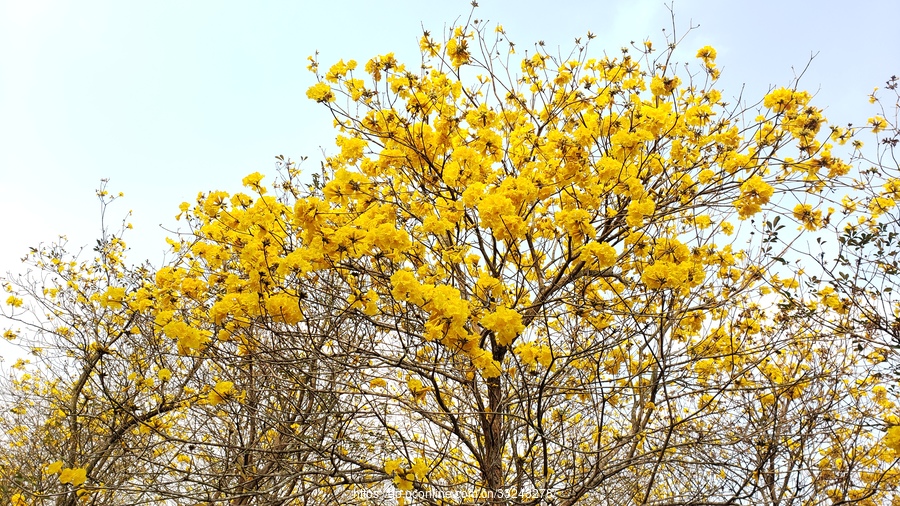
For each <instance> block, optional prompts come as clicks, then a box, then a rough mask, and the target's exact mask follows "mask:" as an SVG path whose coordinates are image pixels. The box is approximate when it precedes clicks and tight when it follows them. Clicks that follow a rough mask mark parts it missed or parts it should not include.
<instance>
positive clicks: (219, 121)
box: [0, 0, 900, 272]
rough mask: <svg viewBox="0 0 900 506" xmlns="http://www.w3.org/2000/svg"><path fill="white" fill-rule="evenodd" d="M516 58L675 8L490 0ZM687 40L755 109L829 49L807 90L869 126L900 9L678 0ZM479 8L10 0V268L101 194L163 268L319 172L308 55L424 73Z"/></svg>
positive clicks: (93, 210)
mask: <svg viewBox="0 0 900 506" xmlns="http://www.w3.org/2000/svg"><path fill="white" fill-rule="evenodd" d="M480 3H481V6H480V7H479V9H478V10H477V11H476V17H478V18H480V19H487V20H490V22H491V24H492V25H493V24H496V23H498V22H499V23H501V24H503V25H504V27H505V28H506V30H507V33H508V34H509V36H510V37H511V38H512V40H513V41H514V42H516V44H517V48H519V49H520V55H521V54H523V53H524V50H525V49H528V48H530V47H533V46H532V44H533V43H534V42H535V41H537V40H539V39H542V40H544V41H545V42H546V43H547V45H548V46H549V47H557V46H559V47H560V48H561V50H562V51H563V52H564V53H566V54H567V53H568V50H569V49H570V48H571V45H572V41H573V40H574V38H575V37H578V36H583V35H584V34H585V33H586V32H587V31H588V30H591V31H593V32H594V33H596V34H597V35H598V38H597V39H595V40H594V42H593V46H592V50H593V51H594V52H595V53H597V54H600V53H601V52H602V51H603V50H604V49H606V50H608V51H610V52H616V51H617V50H618V48H619V47H621V46H622V45H625V44H628V43H629V41H632V40H635V41H641V40H643V39H644V38H646V37H648V36H649V37H650V38H651V40H654V41H656V42H657V45H660V44H661V43H662V41H663V37H662V34H661V31H660V29H661V28H668V29H671V20H670V16H669V11H668V10H667V8H666V7H665V4H664V2H663V1H661V0H652V1H647V0H632V1H594V2H589V1H572V0H556V1H552V2H551V1H546V2H538V1H498V0H481V1H480ZM674 9H675V20H676V25H677V27H678V29H679V30H680V31H684V30H686V29H687V27H688V26H689V25H691V24H693V25H699V27H698V28H697V29H696V30H694V31H693V32H691V34H690V35H689V36H688V38H687V39H686V40H685V41H684V43H683V48H684V51H685V52H684V53H683V54H684V55H685V59H690V57H692V56H693V53H694V52H695V51H696V49H697V48H699V47H701V46H703V45H706V44H711V45H713V46H715V47H716V48H717V49H718V53H719V58H718V62H719V66H720V68H721V69H722V70H723V72H724V73H723V78H722V83H723V84H722V88H723V90H724V93H725V96H726V97H733V96H735V95H736V94H738V93H740V87H741V86H742V85H743V84H745V83H746V85H747V91H746V92H745V97H748V98H751V99H753V100H756V99H758V98H760V97H761V96H762V93H764V92H765V91H766V90H767V89H768V87H769V86H770V85H784V84H788V83H789V82H790V80H791V78H792V77H793V76H794V70H793V69H794V68H797V69H802V68H803V67H805V66H806V64H807V62H808V60H809V57H810V55H811V54H812V53H815V52H818V56H817V57H816V59H815V60H814V61H813V63H812V66H811V68H810V70H809V71H808V72H807V74H806V75H805V77H804V78H803V80H802V82H801V83H802V85H804V87H805V88H806V89H809V90H810V91H812V92H817V93H818V96H817V99H816V101H815V102H816V103H817V104H818V105H820V106H824V107H826V114H827V115H828V117H829V118H831V119H836V120H840V121H841V122H844V123H845V122H847V121H854V122H857V123H862V122H864V121H865V120H866V118H868V117H869V116H872V115H873V113H874V111H873V110H872V109H871V107H870V106H869V105H868V102H867V101H866V95H867V94H868V93H869V92H871V90H872V88H873V87H874V86H879V85H882V84H883V83H884V81H885V80H886V79H887V78H888V77H889V76H890V75H892V74H900V30H898V27H897V20H898V19H900V2H898V1H896V0H883V1H864V0H859V1H855V2H846V1H841V2H836V1H819V2H812V1H789V0H782V1H752V2H751V1H741V2H737V1H724V0H718V1H713V0H679V1H676V3H675V6H674ZM469 10H470V7H469V3H468V2H465V1H457V0H454V1H444V2H441V3H437V2H430V3H426V2H423V1H406V0H404V1H400V0H382V1H371V0H369V1H350V0H329V1H318V2H301V1H294V2H290V1H259V2H234V1H190V0H181V1H177V2H176V1H160V0H157V1H153V2H134V1H122V0H116V1H97V0H79V1H77V2H76V1H67V2H64V1H55V0H0V213H2V214H0V216H2V217H3V223H4V226H3V231H4V234H3V238H2V239H0V272H6V271H10V270H11V271H14V272H17V271H21V270H22V266H21V264H20V263H19V262H18V258H19V257H21V256H22V255H23V253H24V252H25V251H26V250H27V248H28V246H30V245H35V244H37V243H39V242H41V241H52V240H53V239H54V238H55V237H56V236H57V235H58V234H67V235H68V237H69V239H70V244H72V245H84V244H92V243H93V240H94V239H95V238H96V237H97V236H98V234H99V214H98V206H97V202H96V199H95V197H94V196H93V191H94V189H95V188H96V187H97V185H98V184H99V181H100V179H101V178H109V179H110V180H111V182H110V189H111V190H113V191H116V192H118V191H123V192H125V194H126V199H125V200H123V201H121V202H120V203H117V204H116V205H115V206H114V207H113V208H112V210H111V216H112V217H114V218H116V217H121V216H122V215H123V214H124V213H125V212H127V210H129V209H131V210H133V212H134V216H133V219H132V222H133V223H134V226H135V230H134V232H133V233H132V234H131V236H130V237H128V238H126V239H127V241H128V242H129V244H130V245H131V246H132V247H133V252H132V254H131V256H130V258H131V260H132V261H134V262H139V261H142V260H144V259H150V260H151V261H152V262H153V263H154V264H157V265H158V264H159V262H160V260H161V259H162V253H163V250H164V249H165V243H164V238H165V237H166V235H168V234H167V233H166V232H165V231H163V230H162V229H161V228H160V227H159V225H160V224H162V225H164V226H167V227H169V228H177V227H178V226H179V223H177V222H176V221H175V220H174V216H175V215H176V214H177V213H178V204H179V203H180V202H182V201H184V200H189V201H190V200H192V199H193V198H194V197H195V196H196V194H197V192H198V191H208V190H212V189H224V190H229V191H234V190H236V189H238V188H239V185H240V180H241V178H242V177H243V176H245V175H246V174H248V173H251V172H254V171H259V172H262V173H264V174H269V175H271V174H273V172H274V169H273V163H272V162H273V160H274V158H273V157H274V156H275V155H277V154H284V155H286V156H290V157H292V158H295V159H297V158H299V157H300V156H303V155H307V156H309V158H310V160H309V162H308V164H309V165H308V167H309V168H310V169H313V168H315V167H317V166H318V159H319V158H320V156H321V155H320V153H321V149H320V147H324V148H325V149H326V150H329V149H330V148H329V147H328V146H330V145H331V143H332V140H333V137H334V133H333V131H332V130H331V119H330V118H329V116H328V114H327V112H326V110H325V109H324V108H323V107H321V106H317V104H315V103H312V102H310V101H309V100H307V99H306V96H305V91H306V88H307V87H308V86H310V85H311V84H312V83H313V82H314V81H313V77H312V75H311V74H309V73H308V72H307V71H306V70H305V67H306V57H307V56H308V55H310V54H311V53H313V52H314V51H316V50H319V51H320V54H321V56H320V59H321V61H322V63H323V65H326V66H327V65H330V64H331V63H332V62H333V61H336V60H337V59H340V58H345V59H347V58H355V59H357V60H359V61H361V62H364V61H365V60H367V59H368V58H370V57H372V56H374V55H376V54H379V53H384V52H388V51H394V52H395V53H396V54H397V55H398V57H399V58H400V59H401V60H405V61H407V62H409V63H411V64H415V63H416V62H417V61H418V60H417V59H418V48H417V40H418V37H419V36H420V35H421V26H422V25H424V26H425V27H426V28H427V29H430V30H431V31H432V33H434V34H439V33H440V32H441V31H442V29H443V28H444V27H445V26H447V25H449V24H452V23H453V21H454V20H455V19H457V18H459V17H465V16H467V15H468V13H469Z"/></svg>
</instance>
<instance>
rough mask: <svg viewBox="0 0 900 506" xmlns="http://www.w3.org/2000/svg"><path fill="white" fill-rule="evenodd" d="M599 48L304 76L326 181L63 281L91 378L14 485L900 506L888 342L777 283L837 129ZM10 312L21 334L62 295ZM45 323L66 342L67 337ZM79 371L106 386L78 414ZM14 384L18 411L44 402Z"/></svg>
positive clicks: (664, 55) (475, 44)
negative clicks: (883, 353)
mask: <svg viewBox="0 0 900 506" xmlns="http://www.w3.org/2000/svg"><path fill="white" fill-rule="evenodd" d="M593 38H594V36H593V35H591V34H588V36H587V37H586V38H585V39H584V40H585V43H584V44H582V43H581V42H578V43H577V44H576V47H575V48H574V50H573V51H572V53H571V54H570V55H569V56H568V57H565V58H561V57H559V56H554V55H552V54H550V53H549V52H547V51H546V50H545V49H544V48H543V47H542V46H541V45H540V44H539V45H538V46H537V47H536V48H535V50H534V52H533V53H530V55H529V54H526V55H525V56H524V57H523V58H521V59H520V60H519V61H518V63H516V64H511V63H510V62H512V61H515V59H516V57H515V56H513V54H514V48H513V45H512V44H511V43H509V42H508V41H507V40H506V36H505V33H504V31H503V29H502V27H496V28H495V29H493V30H489V29H488V28H487V27H485V26H483V24H481V23H479V22H478V21H471V22H469V23H467V24H464V25H462V26H458V27H453V28H451V29H450V30H449V32H448V33H447V35H446V38H445V39H444V40H435V39H434V38H433V37H432V36H431V35H430V34H429V33H427V32H426V33H424V34H423V36H422V39H421V41H420V49H421V51H422V60H421V62H417V63H416V65H415V66H414V67H407V66H406V65H405V64H403V63H401V62H399V61H397V59H396V58H395V57H394V55H392V54H387V55H381V56H376V57H374V58H372V59H371V60H369V61H368V62H366V63H365V64H362V65H360V64H358V63H357V62H355V61H347V62H345V61H339V62H338V63H336V64H334V65H332V66H329V67H328V69H327V70H326V69H324V68H321V67H320V64H319V62H318V60H317V59H316V58H315V57H313V58H310V67H309V68H310V70H311V71H312V72H313V73H314V75H315V76H316V84H314V85H313V86H311V87H310V88H309V90H308V91H307V96H308V97H309V98H310V99H311V100H315V101H317V102H319V103H321V104H322V105H323V107H325V108H327V109H328V111H329V112H330V113H331V115H332V116H333V118H334V125H335V127H336V129H337V138H336V149H335V152H334V154H333V155H331V156H329V157H327V158H326V159H325V160H323V162H322V167H321V171H317V172H315V173H314V174H312V175H311V177H310V178H305V177H304V175H303V174H301V170H300V169H301V167H299V166H297V165H295V164H293V163H291V162H290V161H289V160H285V159H284V158H279V168H280V170H279V171H278V175H277V177H276V178H275V179H274V180H273V181H271V183H269V184H265V183H264V180H265V178H264V176H263V175H262V174H259V173H254V174H251V175H249V176H247V177H246V178H245V179H244V181H243V184H244V186H245V187H246V190H245V192H242V193H237V194H233V195H230V194H227V193H225V192H221V191H214V192H207V193H201V194H199V195H198V197H197V199H196V201H195V202H193V203H185V204H183V205H182V208H181V215H180V217H181V219H183V220H185V221H186V222H187V223H188V224H189V226H190V232H189V233H187V234H184V235H183V236H181V237H180V238H178V239H177V240H174V241H172V243H173V248H174V253H175V255H174V259H173V260H172V261H171V262H170V263H169V264H168V265H166V266H163V267H162V268H160V269H158V270H157V271H156V272H154V273H152V274H151V273H150V272H149V271H148V270H140V269H138V270H135V271H134V272H131V271H128V270H127V269H120V268H119V267H114V268H111V267H110V266H111V265H119V263H118V261H117V262H116V263H113V262H112V261H111V260H110V259H109V258H110V255H109V254H108V253H103V254H102V255H101V256H100V258H99V260H98V262H99V264H97V265H99V267H96V268H94V269H95V270H93V271H89V272H81V271H78V272H74V273H73V274H72V275H71V276H68V278H64V279H70V280H71V282H72V283H74V284H75V286H76V287H80V286H83V284H84V281H83V279H89V280H90V279H96V278H98V277H99V278H100V279H99V280H98V281H97V282H96V283H95V285H92V286H91V287H90V289H84V291H83V293H82V292H79V291H78V290H76V289H75V288H74V287H72V286H71V285H69V284H68V283H66V284H65V285H64V286H63V285H60V290H62V292H63V293H66V294H69V293H71V294H72V297H74V299H73V301H74V302H73V303H74V304H76V306H77V307H78V308H89V309H91V311H94V312H93V313H91V315H90V316H91V318H89V319H87V320H85V323H79V324H78V325H74V324H70V326H72V327H73V328H74V329H80V330H77V332H76V333H77V334H78V335H79V336H83V335H90V336H92V337H93V340H94V341H97V344H92V343H93V341H92V340H91V339H86V338H81V337H80V339H83V340H84V342H83V343H82V342H80V341H72V342H69V341H66V342H65V343H67V344H65V345H61V346H60V350H61V351H65V350H66V349H67V346H68V347H71V350H72V353H74V354H75V356H74V357H68V358H74V359H75V361H76V363H78V364H80V367H81V369H75V370H76V373H75V376H72V375H71V374H69V375H65V374H63V372H62V371H60V370H59V369H52V371H54V372H55V374H57V376H58V377H59V378H61V380H60V383H59V384H60V385H61V386H63V387H65V389H66V394H65V395H64V396H63V398H62V399H63V400H62V401H61V402H63V403H66V402H68V403H69V404H70V405H71V406H73V407H71V408H69V409H68V411H67V410H66V409H65V408H60V409H61V410H62V413H63V415H61V416H63V418H62V419H60V420H58V421H55V422H54V421H53V419H52V417H51V421H50V422H41V424H39V425H38V426H40V427H44V426H47V425H48V424H49V425H52V426H53V427H57V426H60V427H63V428H62V429H60V432H59V433H58V434H57V433H54V436H53V437H54V438H55V439H54V441H56V442H55V443H54V444H55V445H58V446H59V447H55V446H53V445H51V446H48V447H46V449H41V447H39V445H38V444H37V443H35V442H34V435H33V434H34V429H32V428H30V427H32V426H31V423H29V424H27V425H26V427H27V428H28V430H25V429H22V430H23V431H24V432H27V433H28V437H30V438H32V439H29V440H28V441H31V442H30V443H29V442H28V441H25V442H24V443H23V445H26V446H27V445H28V444H30V445H31V448H32V449H31V450H30V451H32V452H35V455H40V457H39V460H40V462H36V463H34V464H33V465H32V468H31V470H30V471H29V473H30V474H28V473H23V476H25V475H27V476H28V477H27V478H24V479H19V480H18V481H15V480H14V481H11V482H5V483H4V487H3V489H2V490H4V491H5V490H9V497H10V498H12V497H13V496H12V494H16V496H15V497H16V500H22V501H32V502H37V503H41V502H45V503H49V502H52V501H53V500H56V499H52V500H50V499H47V498H48V497H53V496H52V494H57V496H55V497H65V498H70V499H66V500H69V501H75V500H76V498H78V497H82V498H90V499H89V500H91V501H95V503H97V504H101V502H100V501H106V502H105V503H102V504H121V503H125V502H129V501H135V500H143V501H146V500H159V501H162V500H168V501H170V502H172V503H174V504H182V503H183V504H195V503H209V504H301V503H302V504H310V503H315V504H387V503H396V502H397V501H398V499H397V498H396V497H398V496H399V501H400V503H421V504H540V503H541V501H542V500H544V501H546V502H548V503H550V504H565V505H572V504H633V503H637V504H713V503H714V504H783V503H789V502H792V501H793V502H799V503H803V504H831V503H833V502H840V501H858V502H861V503H865V501H868V502H869V503H870V504H883V503H885V502H886V501H889V500H892V497H893V496H892V495H891V494H893V493H894V491H895V489H896V487H897V482H898V477H897V471H896V469H895V467H894V461H895V455H896V452H897V451H900V443H898V442H897V441H898V439H900V434H897V431H896V430H893V431H892V430H891V428H890V427H888V426H887V425H885V424H886V423H887V422H886V420H887V421H889V420H891V419H890V416H891V415H892V410H893V409H894V408H895V405H894V399H895V395H894V392H893V390H890V389H888V388H887V382H886V381H885V380H884V379H883V376H882V375H881V371H882V369H883V366H882V365H881V362H880V361H879V360H875V359H873V358H872V357H873V355H872V354H873V353H880V351H879V348H878V347H877V346H876V345H874V344H872V343H869V342H859V341H858V340H854V335H853V332H851V331H848V330H847V328H846V327H842V326H840V325H834V324H833V322H834V321H836V318H837V316H835V315H840V311H841V307H842V306H841V303H840V301H841V298H840V296H839V295H835V296H834V297H836V300H837V302H833V301H832V302H833V303H828V302H826V303H823V304H812V303H811V302H810V303H803V304H801V303H799V302H798V301H799V300H800V299H801V297H800V295H796V294H800V293H802V292H801V291H802V289H803V288H804V287H805V286H807V285H806V284H805V283H806V282H807V281H808V279H807V278H806V277H805V275H804V274H802V273H797V272H792V271H791V270H790V269H789V268H786V267H785V266H784V264H785V263H787V262H788V260H786V258H790V255H791V254H792V251H795V249H792V247H793V246H795V245H797V244H799V243H800V241H803V240H804V239H805V238H806V237H812V236H813V235H812V234H815V233H817V232H819V231H820V230H821V229H822V227H824V226H825V225H826V223H827V219H828V216H830V214H827V213H826V215H825V216H824V217H823V213H822V206H823V205H827V204H825V203H826V200H827V198H828V195H829V193H828V192H829V191H830V190H831V189H833V188H836V187H838V186H839V185H841V184H844V182H845V179H846V177H847V175H848V174H849V173H850V171H851V166H850V165H849V164H847V163H844V162H842V161H841V160H840V159H838V158H837V157H835V156H832V154H831V150H832V146H831V145H830V144H829V142H836V141H834V140H833V139H829V136H828V131H827V129H826V130H825V131H824V133H823V129H824V128H825V126H826V123H825V119H824V117H823V116H822V111H821V109H820V108H818V107H816V106H814V105H813V104H812V103H811V98H812V97H811V95H810V94H808V93H806V92H803V91H801V90H799V89H797V86H796V84H797V83H792V84H791V85H790V86H788V87H783V88H776V89H773V90H772V91H771V92H770V93H769V94H767V95H766V96H765V97H762V98H761V100H760V102H759V104H757V105H756V106H754V108H753V109H755V112H756V114H755V115H754V114H751V113H750V111H751V110H753V109H748V108H746V107H745V106H744V105H743V104H737V105H735V104H729V103H728V102H727V101H726V100H725V99H724V97H723V93H722V92H721V91H720V90H718V89H717V88H716V83H717V79H718V77H719V70H718V68H717V66H716V52H715V50H714V49H713V48H711V47H703V48H701V49H699V51H697V53H696V57H697V60H698V62H697V64H696V65H692V66H688V67H687V70H686V71H685V73H683V74H681V75H678V74H676V72H675V71H676V65H675V64H674V60H673V58H674V51H675V49H676V40H675V39H672V40H668V41H666V42H667V44H668V45H667V46H666V49H664V50H662V51H659V50H657V49H655V48H654V46H653V44H652V43H650V42H649V41H648V42H646V43H644V44H640V45H637V46H636V47H632V48H623V49H622V51H621V52H620V53H617V54H616V55H615V56H610V55H603V56H598V57H592V56H591V54H592V53H591V50H590V47H589V44H590V40H591V39H593ZM751 116H752V117H751ZM836 136H837V137H840V135H839V134H836ZM884 198H887V197H884ZM885 205H886V204H885ZM788 223H791V224H793V225H795V226H794V227H788V226H786V224H788ZM112 242H113V241H107V242H103V243H102V248H101V250H102V251H106V250H105V249H103V248H105V247H106V244H107V243H109V244H112ZM120 252H121V250H120V249H116V250H115V255H116V258H117V259H118V255H119V254H120ZM44 256H46V255H44ZM50 257H51V258H52V255H50ZM51 262H52V260H51ZM67 265H73V267H72V268H73V269H76V268H83V267H77V265H79V264H77V263H75V264H67ZM91 265H94V264H91ZM59 272H60V273H66V272H68V271H65V269H64V270H62V271H59ZM118 272H123V273H125V272H128V273H129V274H128V275H127V276H126V275H124V274H123V276H124V277H125V278H126V280H119V278H118V276H117V275H116V274H115V273H118ZM110 273H112V275H110ZM101 274H102V276H101ZM128 276H132V277H130V278H129V277H128ZM18 286H19V287H20V288H19V289H17V288H16V287H15V286H12V285H11V287H10V289H9V290H10V292H11V293H10V295H9V300H7V306H6V307H7V308H10V309H9V310H8V311H11V312H12V314H13V315H14V316H15V315H18V314H19V313H18V311H20V310H21V309H22V307H23V304H25V303H26V302H25V301H26V299H27V300H51V301H55V300H56V299H52V298H48V296H47V295H45V294H42V293H41V292H38V291H35V290H31V291H30V292H31V293H30V295H31V297H26V296H25V295H27V294H26V293H22V291H23V290H22V289H21V287H22V286H23V284H21V283H20V284H19V285H18ZM24 286H27V284H25V285H24ZM72 290H75V291H72ZM25 292H28V290H25ZM78 294H81V295H80V297H81V298H79V295H78ZM822 297H823V298H825V299H827V294H825V295H822ZM827 300H832V299H827ZM60 304H61V303H60V302H50V303H49V305H48V308H49V309H50V310H51V314H54V315H56V316H57V317H61V318H63V319H66V318H68V320H67V321H72V320H73V317H72V316H71V314H80V313H77V312H69V313H65V312H64V313H63V314H62V315H57V314H56V313H54V312H53V311H55V308H57V307H67V306H64V305H63V306H60ZM81 310H82V309H79V311H81ZM19 321H23V322H24V321H26V320H24V319H21V318H20V319H19ZM51 321H55V320H54V319H53V318H51ZM79 321H80V320H79ZM41 328H44V327H41ZM88 328H90V329H91V332H95V330H94V329H102V335H101V336H100V337H102V339H99V338H97V337H94V336H95V334H86V332H87V330H85V329H88ZM10 332H12V334H11V337H15V331H14V330H11V331H10ZM54 335H56V334H54ZM127 339H134V340H135V341H134V342H129V343H128V345H127V346H126V345H125V343H124V342H123V341H125V340H127ZM113 348H115V349H116V350H117V351H115V352H113V351H112V350H113ZM101 359H102V360H101ZM60 363H65V361H64V360H63V361H62V362H60ZM101 363H102V364H103V367H101V366H100V365H99V364H101ZM107 363H114V364H115V366H113V365H110V366H109V367H113V368H114V370H115V371H116V373H115V378H112V376H113V373H112V370H113V369H109V370H108V369H106V367H107V365H106V364H107ZM82 376H84V377H87V378H88V379H89V380H90V381H91V382H92V383H91V385H92V389H91V390H90V391H87V390H84V389H82V390H78V391H77V392H73V391H71V389H72V385H75V386H77V385H78V384H79V382H80V380H79V378H81V377H82ZM22 378H23V376H22V375H21V374H20V375H18V376H16V377H15V381H17V382H19V383H17V384H16V385H14V387H13V389H12V391H14V392H18V393H17V394H16V395H20V396H21V398H22V399H28V398H30V397H32V395H31V394H30V393H29V392H30V390H29V388H31V387H23V386H22V383H21V382H23V381H25V380H23V379H22ZM151 379H152V381H150V380H151ZM42 381H43V383H42V384H44V385H49V384H52V382H53V381H55V379H54V378H49V377H48V378H46V379H44V380H42ZM113 381H115V382H116V383H115V384H114V387H113V386H111V383H110V382H113ZM94 384H96V386H93V385H94ZM138 385H139V386H138ZM42 388H43V387H42ZM57 388H58V387H57ZM848 392H850V393H851V395H847V393H848ZM73 399H76V400H73ZM43 402H44V404H41V405H42V406H43V405H46V406H56V404H54V402H56V401H54V400H52V398H51V399H50V400H47V401H43ZM98 403H99V404H98ZM29 412H31V411H26V413H29ZM5 416H6V415H5ZM16 416H20V415H16ZM117 417H119V418H117ZM7 419H9V420H17V419H16V418H15V417H11V416H7ZM65 420H75V422H72V423H69V425H65V424H66V423H67V422H66V421H65ZM53 424H56V425H53ZM90 424H105V425H103V428H102V430H101V429H100V428H94V426H93V425H90ZM19 425H22V424H19ZM43 430H44V429H39V430H38V432H37V433H38V434H43V432H40V431H43ZM29 431H30V432H29ZM88 434H94V436H93V437H94V438H95V439H94V440H92V441H96V443H92V444H100V445H106V447H105V448H107V449H106V450H91V448H89V446H90V445H82V447H81V448H79V449H78V451H74V452H69V453H68V454H66V453H65V441H67V438H66V437H65V436H66V435H67V436H69V437H68V440H70V441H71V440H84V439H83V437H88V436H87V435H88ZM115 434H121V435H120V436H118V439H116V438H115V437H113V435H115ZM125 434H128V435H129V438H128V441H127V444H125V440H124V439H123V437H124V435H125ZM113 448H114V449H115V451H114V452H113ZM135 449H137V450H135ZM4 451H8V452H9V453H7V454H4V457H3V458H4V460H3V462H4V463H3V465H4V466H7V465H10V466H11V465H13V464H12V463H7V462H12V460H13V457H12V456H14V455H16V451H15V449H13V450H4ZM104 452H105V453H104ZM5 455H10V457H6V456H5ZM62 455H68V456H67V457H66V458H62V457H57V456H62ZM91 456H93V457H91ZM113 456H116V457H117V458H119V456H121V458H120V459H119V460H116V461H115V464H113V463H112V462H113ZM91 458H94V459H95V460H97V462H102V463H103V465H106V466H107V468H106V469H109V466H112V465H118V466H123V467H124V466H127V469H120V470H119V472H117V473H112V472H111V471H110V472H109V473H107V474H104V473H105V471H103V469H101V468H98V464H94V466H93V467H91V464H90V462H92V461H91V460H90V459H91ZM129 459H130V460H129ZM107 463H108V464H107ZM35 466H40V467H39V468H38V467H35ZM47 476H51V477H53V476H55V477H56V481H55V482H53V484H52V486H53V487H56V488H47V487H48V486H49V485H44V481H45V480H47ZM7 483H8V484H7ZM78 491H83V492H80V494H79V492H78ZM388 492H394V494H389V493H388ZM4 493H6V492H4ZM67 494H68V495H67ZM10 500H12V499H10ZM85 500H88V499H85Z"/></svg>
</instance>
